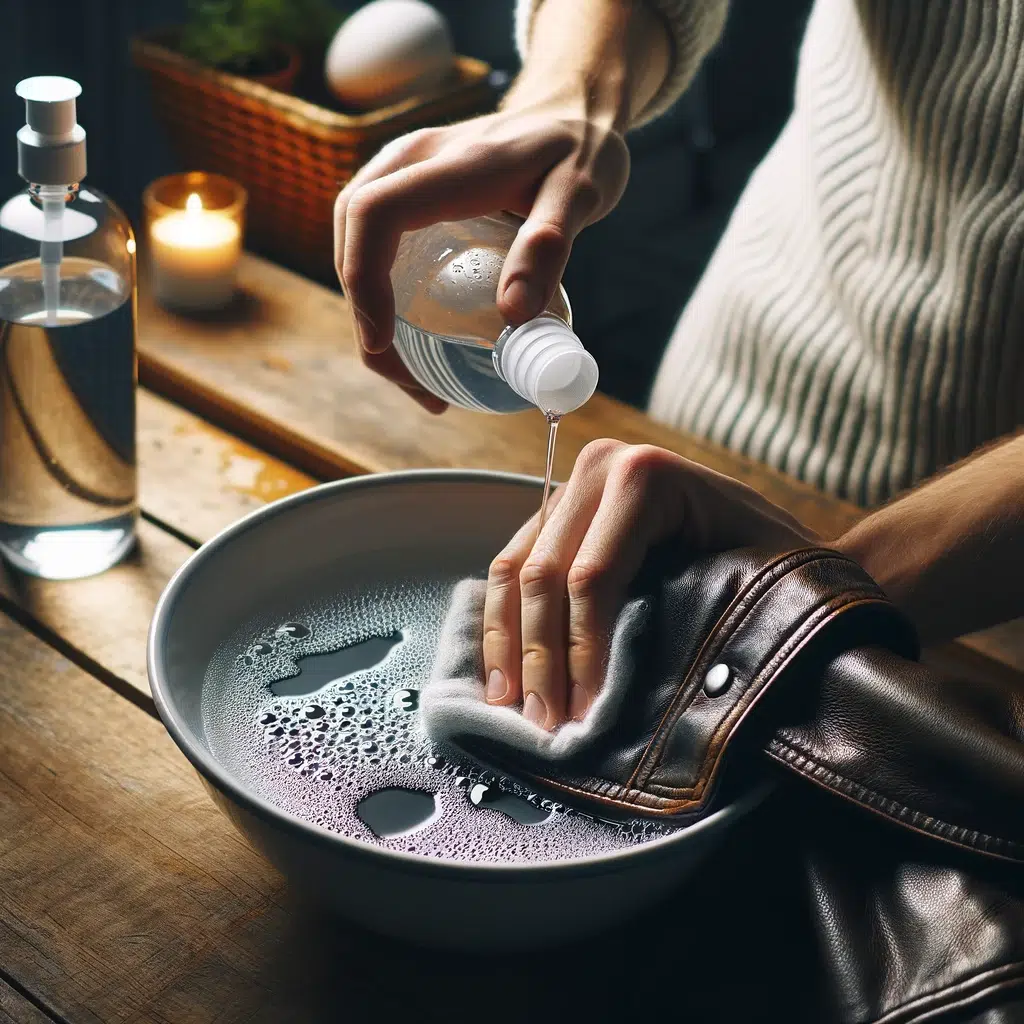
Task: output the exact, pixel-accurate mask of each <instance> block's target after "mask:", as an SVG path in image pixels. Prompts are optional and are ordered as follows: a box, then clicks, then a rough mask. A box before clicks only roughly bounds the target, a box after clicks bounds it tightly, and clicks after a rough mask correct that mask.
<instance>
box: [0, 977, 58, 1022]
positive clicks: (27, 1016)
mask: <svg viewBox="0 0 1024 1024" xmlns="http://www.w3.org/2000/svg"><path fill="white" fill-rule="evenodd" d="M53 1021H54V1018H53V1017H51V1016H49V1015H48V1014H46V1013H44V1012H43V1011H42V1010H40V1009H39V1007H37V1006H36V1005H34V1004H33V1003H31V1002H29V1001H28V1000H27V999H26V998H25V997H24V996H23V995H22V994H21V993H20V992H18V991H17V990H16V989H14V988H12V987H11V986H10V985H8V984H7V983H6V982H5V981H3V980H2V979H0V1024H53Z"/></svg>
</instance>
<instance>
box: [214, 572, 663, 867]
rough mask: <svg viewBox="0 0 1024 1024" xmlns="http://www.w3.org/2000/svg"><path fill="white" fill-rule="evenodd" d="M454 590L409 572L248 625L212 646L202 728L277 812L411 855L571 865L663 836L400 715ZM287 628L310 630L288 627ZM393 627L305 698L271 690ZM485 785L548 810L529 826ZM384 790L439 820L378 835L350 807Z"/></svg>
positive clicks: (426, 667)
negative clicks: (401, 578)
mask: <svg viewBox="0 0 1024 1024" xmlns="http://www.w3.org/2000/svg"><path fill="white" fill-rule="evenodd" d="M450 592H451V588H450V587H448V586H442V585H439V584H437V583H432V582H431V583H428V582H418V581H408V582H406V583H403V584H400V585H383V586H381V587H379V588H376V589H364V590H358V591H354V592H352V593H349V594H343V595H340V596H338V597H337V598H336V599H335V600H333V601H330V602H324V603H322V604H311V605H308V606H306V607H303V608H294V609H289V612H288V614H287V615H284V616H274V617H273V618H270V617H266V616H265V617H263V618H261V619H259V620H254V621H252V622H250V623H247V624H246V626H244V627H243V628H242V629H240V630H238V631H236V633H235V634H234V635H233V636H232V637H229V638H228V639H227V640H226V641H225V643H224V644H223V645H222V647H221V648H220V649H219V650H218V652H217V654H216V655H215V656H214V658H213V659H212V660H211V662H210V665H209V668H208V670H207V673H206V678H205V680H204V686H203V701H202V713H203V724H204V728H205V732H206V736H207V741H208V742H209V744H210V748H211V750H212V752H213V754H214V755H215V756H216V757H217V758H218V760H220V761H221V763H222V764H223V765H224V766H225V767H226V768H227V769H228V770H229V771H231V772H233V773H234V774H235V775H236V777H238V779H239V780H240V781H241V782H243V783H244V784H245V785H246V786H248V787H250V788H251V789H253V790H254V791H256V792H258V793H259V794H260V795H261V796H263V797H265V798H266V799H268V800H270V801H271V802H273V803H275V804H277V805H278V806H279V807H281V808H282V809H284V810H286V811H289V812H291V813H293V814H296V815H298V816H299V817H302V818H305V819H306V820H308V821H311V822H315V823H316V824H318V825H321V826H323V827H325V828H328V829H331V830H333V831H336V832H339V833H341V834H342V835H345V836H348V837H350V838H354V839H359V840H362V841H364V842H368V843H373V844H375V845H380V846H384V847H387V848H389V849H393V850H401V851H403V852H407V853H418V854H424V855H428V856H435V857H442V858H445V859H450V860H472V861H478V862H480V861H483V862H488V861H490V862H500V863H516V862H519V863H522V862H529V861H548V860H567V859H573V858H577V857H581V856H589V855H592V854H594V853H599V852H604V851H610V850H615V849H621V848H623V847H627V846H632V845H635V844H636V843H637V842H642V841H645V840H647V839H653V838H657V837H659V836H661V835H664V834H665V831H666V830H665V829H664V828H663V827H661V826H659V825H656V824H653V823H651V822H646V821H636V822H627V823H619V824H615V823H608V822H603V821H599V820H595V819H593V818H591V817H589V816H587V815H583V814H579V813H576V812H573V811H570V810H568V809H566V808H564V807H562V806H561V805H559V804H557V803H554V802H551V801H545V800H542V798H541V797H540V796H538V795H537V794H535V793H531V791H530V790H529V789H528V788H527V787H525V786H524V785H522V784H521V783H519V782H518V781H516V780H513V779H509V778H506V777H500V778H499V777H497V776H495V775H494V773H492V772H489V771H487V770H486V769H485V768H483V767H481V766H478V765H474V764H472V763H470V762H469V760H468V759H467V758H465V757H464V756H463V755H462V754H461V753H459V752H457V751H455V750H453V749H452V748H445V747H443V746H440V745H438V744H436V743H434V742H432V741H431V740H429V739H428V738H427V737H426V735H425V734H424V732H423V730H422V728H421V727H420V723H419V716H418V713H417V711H416V710H406V708H407V707H408V706H409V705H410V704H411V703H414V702H415V697H413V698H412V699H411V700H410V698H409V697H408V696H407V695H403V696H402V697H399V696H398V691H401V690H419V689H420V688H421V687H423V686H425V685H426V684H427V681H428V679H429V677H430V672H431V667H432V662H433V659H434V653H435V650H436V647H437V641H438V635H439V632H440V628H441V624H442V622H443V620H444V615H445V610H446V608H447V605H448V599H449V596H450ZM287 623H295V624H299V625H301V626H304V627H306V628H308V630H309V634H308V635H307V636H302V635H301V634H302V632H303V631H302V629H297V630H296V629H284V628H282V627H283V626H284V625H285V624H287ZM396 631H400V632H401V633H402V635H403V639H402V641H401V642H400V643H398V644H397V645H396V646H395V647H393V648H392V649H391V651H390V653H389V654H388V655H387V657H386V658H385V659H384V660H383V661H382V662H381V663H380V664H379V665H377V666H374V667H373V668H370V669H367V670H366V671H363V672H358V673H355V674H353V675H351V676H348V677H346V678H344V679H342V680H337V681H334V682H331V683H329V684H328V685H327V686H326V687H324V688H323V689H321V690H320V691H318V692H317V693H316V694H314V695H310V696H296V697H278V696H275V695H274V694H273V693H272V692H271V691H270V690H269V686H270V684H271V683H273V682H276V681H278V680H280V679H283V678H286V677H288V676H293V675H295V672H296V669H297V667H298V666H297V664H296V661H297V659H298V658H300V657H304V656H306V655H313V654H324V653H327V652H330V651H334V650H338V649H340V648H343V647H348V646H351V645H353V644H356V643H359V642H360V641H363V640H366V639H367V638H369V637H373V636H387V635H389V634H392V633H395V632H396ZM296 634H298V635H296ZM432 764H435V765H438V767H432ZM480 783H484V784H489V785H491V786H494V787H496V788H497V789H499V790H501V791H502V792H507V793H511V794H512V795H514V796H517V797H520V798H522V799H527V800H530V802H532V803H534V804H536V805H539V806H541V807H543V808H545V809H548V810H550V812H551V813H550V816H549V817H548V818H547V820H545V821H543V822H542V823H541V824H538V825H522V824H520V823H519V822H517V821H515V820H514V819H513V818H511V817H510V816H508V815H507V814H504V813H502V812H501V811H498V810H494V809H492V808H489V807H487V806H486V803H485V804H483V805H482V806H477V805H475V804H474V803H473V802H472V801H471V800H470V798H469V791H470V790H471V789H472V788H473V786H475V785H478V784H480ZM388 787H398V788H406V789H416V790H425V791H428V792H432V793H435V794H436V795H437V800H436V803H437V811H436V813H435V815H434V817H433V818H431V819H430V821H429V822H427V823H426V824H425V825H424V826H422V827H420V828H417V829H414V830H412V831H410V832H408V833H405V834H403V835H398V836H393V837H390V838H387V839H382V838H379V837H378V836H376V835H374V833H373V832H371V831H370V829H369V828H368V827H367V826H366V825H365V824H364V822H363V821H362V820H361V819H360V817H359V815H358V814H357V813H356V807H357V804H358V803H359V801H360V800H361V799H363V798H364V797H366V796H368V795H369V794H371V793H374V792H376V791H378V790H381V789H384V788H388Z"/></svg>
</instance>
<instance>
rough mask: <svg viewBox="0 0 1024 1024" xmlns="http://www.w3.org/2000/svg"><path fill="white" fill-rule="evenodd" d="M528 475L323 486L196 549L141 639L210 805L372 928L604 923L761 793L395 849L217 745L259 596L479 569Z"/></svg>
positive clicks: (436, 938)
mask: <svg viewBox="0 0 1024 1024" xmlns="http://www.w3.org/2000/svg"><path fill="white" fill-rule="evenodd" d="M539 494H540V484H539V481H538V480H535V479H533V478H529V477H520V476H513V475H509V474H501V473H488V472H471V471H441V470H438V471H418V472H406V473H393V474H382V475H377V476H370V477H361V478H358V479H353V480H345V481H341V482H338V483H332V484H326V485H324V486H321V487H317V488H314V489H312V490H309V491H305V492H303V493H301V494H296V495H294V496H292V497H289V498H285V499H283V500H281V501H278V502H276V503H274V504H272V505H268V506H267V507H265V508H263V509H260V510H258V511H257V512H255V513H253V514H251V515H249V516H247V517H246V518H244V519H242V520H240V521H239V522H237V523H235V524H234V525H233V526H231V527H229V528H228V529H226V530H224V531H223V532H222V533H221V534H219V535H218V536H217V537H216V538H214V539H213V540H211V541H210V542H209V543H208V544H206V545H205V546H204V547H202V548H201V549H200V550H199V551H197V552H196V553H195V554H194V555H193V556H192V557H191V558H190V559H189V560H188V561H187V562H186V563H185V565H183V566H182V567H181V569H180V570H179V571H178V572H177V574H176V575H175V576H174V578H173V579H172V580H171V582H170V583H169V584H168V586H167V588H166V590H165V591H164V594H163V595H162V597H161V599H160V602H159V604H158V606H157V610H156V615H155V617H154V619H153V624H152V627H151V630H150V637H149V677H150V682H151V685H152V689H153V696H154V698H155V700H156V705H157V709H158V710H159V713H160V717H161V718H162V719H163V722H164V724H165V725H166V727H167V730H168V731H169V732H170V734H171V736H172V737H173V738H174V741H175V742H176V743H177V744H178V746H179V747H180V748H181V750H182V751H183V753H184V754H185V756H186V757H187V758H188V759H189V760H190V761H191V762H192V764H193V765H194V767H195V768H196V770H197V771H198V772H199V774H200V776H201V777H202V779H203V781H204V782H205V784H206V786H207V788H208V790H209V791H210V793H211V795H212V796H213V799H214V800H215V802H216V803H217V804H218V805H219V806H220V807H221V809H222V810H223V811H224V812H225V813H226V814H227V815H228V817H229V818H230V819H231V820H232V821H233V822H234V823H235V825H236V827H237V828H238V829H239V830H240V831H241V832H242V834H243V835H244V836H246V837H247V839H248V840H249V841H250V842H251V843H252V844H253V845H254V846H255V847H256V848H257V849H258V850H260V851H261V852H262V853H263V854H264V855H265V856H266V857H267V859H268V860H269V861H270V862H271V863H272V864H274V865H275V866H276V867H277V868H278V869H279V870H280V871H281V872H282V873H283V875H284V876H285V877H286V879H287V880H288V881H289V883H290V884H291V886H292V888H293V889H294V890H295V891H296V893H297V895H299V896H300V897H303V896H304V897H307V898H311V899H315V901H316V903H317V904H318V905H319V906H321V907H323V906H327V907H328V908H330V909H331V910H333V911H336V912H337V913H338V914H340V915H343V916H344V917H346V918H348V919H350V920H352V921H355V922H357V923H359V924H361V925H364V926H366V927H367V928H370V929H373V930H375V931H378V932H382V933H385V934H389V935H392V936H396V937H400V938H404V939H407V940H411V941H414V942H418V943H425V944H429V945H434V946H438V945H443V946H454V947H480V946H481V945H486V947H487V948H491V949H493V948H496V947H506V948H507V947H522V946H530V947H536V946H537V945H538V944H541V943H553V942H559V941H564V940H566V939H569V938H572V937H576V936H580V935H583V934H586V933H590V932H593V931H596V930H599V929H600V928H602V927H605V926H609V925H611V924H613V923H615V922H617V921H619V920H621V919H623V918H625V917H627V916H628V915H630V914H631V913H633V912H635V911H637V910H639V909H640V908H642V907H643V906H644V905H647V904H650V903H652V902H653V901H654V900H656V899H657V898H658V897H659V896H661V895H662V894H663V893H665V892H666V891H667V890H668V889H670V888H671V887H673V886H675V885H676V884H678V883H679V882H680V881H682V880H683V879H684V878H685V877H686V876H687V875H688V874H690V873H691V872H693V871H694V869H695V868H696V867H697V866H698V865H699V864H700V863H701V861H702V860H703V859H704V858H705V857H707V856H708V854H709V852H710V851H711V850H712V848H713V846H714V844H715V843H717V842H718V841H719V840H720V839H721V837H722V836H723V835H725V834H726V833H727V832H728V831H729V829H730V827H731V826H732V825H733V824H734V823H735V822H736V821H737V820H738V819H739V818H740V817H741V816H742V815H743V814H745V813H746V812H747V811H749V810H751V809H752V808H753V807H754V806H756V804H757V803H759V802H760V801H761V800H762V799H763V798H764V796H765V792H766V791H765V790H758V791H757V792H752V793H750V794H749V795H748V796H746V797H744V798H743V799H741V800H739V801H737V802H736V803H734V804H732V805H730V806H728V807H725V808H723V809H722V810H719V811H718V812H717V813H715V814H713V815H711V816H709V817H708V818H706V819H704V820H703V821H701V822H699V823H697V824H694V825H692V826H691V827H688V828H686V829H682V830H680V831H678V832H675V833H673V834H671V835H669V836H667V837H665V838H660V839H655V840H652V841H649V842H646V843H642V844H638V845H636V846H632V847H629V848H627V849H624V850H618V851H616V852H613V853H604V854H600V855H593V856H588V857H586V858H581V859H574V860H568V861H564V860H563V861H557V862H545V863H527V864H507V865H506V864H493V863H480V864H474V863H467V862H464V861H462V862H459V861H446V860H441V859H438V858H432V857H427V856H423V855H418V854H411V853H401V852H393V851H391V850H387V849H384V848H382V847H380V846H376V845H371V844H370V843H366V842H362V841H360V840H357V839H350V838H346V837H344V836H341V835H339V834H337V833H335V832H332V831H329V830H327V829H325V828H321V827H319V826H317V825H314V824H311V823H309V822H307V821H304V820H302V819H300V818H299V817H297V816H295V815H294V814H291V813H289V812H288V811H286V810H284V809H282V808H280V807H278V806H276V805H275V804H274V803H272V802H270V801H269V800H267V799H266V798H264V797H263V796H261V795H260V794H259V793H257V792H255V791H254V790H253V788H252V787H251V786H249V785H247V783H246V781H245V780H244V779H243V778H242V777H240V775H239V774H238V773H237V772H234V771H232V770H231V769H230V768H229V767H228V766H226V765H225V764H224V762H223V761H222V760H220V759H218V758H217V757H216V756H215V755H214V753H213V752H212V750H211V745H210V743H209V742H208V740H207V737H206V735H205V730H204V724H203V718H202V713H201V696H202V689H203V679H204V675H205V673H206V670H207V667H208V665H209V663H210V660H211V657H212V656H213V654H214V652H215V651H216V650H217V648H218V647H219V646H220V645H221V643H222V642H223V641H224V639H225V637H226V636H228V635H230V634H231V633H232V632H233V631H234V630H235V629H237V628H238V627H239V626H240V625H241V624H242V623H245V622H247V621H249V620H250V619H251V618H252V617H253V615H255V614H257V613H258V612H259V611H260V609H261V608H262V607H264V606H266V605H268V604H269V603H274V604H280V603H281V602H282V601H283V600H284V601H287V600H288V599H289V595H291V596H294V597H295V598H299V597H302V598H308V597H309V596H310V595H314V596H315V595H322V596H325V597H326V596H329V595H331V594H332V593H336V592H337V591H338V589H339V587H341V586H351V585H352V584H353V582H355V581H359V580H363V581H371V582H372V581H373V580H374V579H375V578H376V576H377V575H379V574H381V573H384V574H386V573H389V572H394V571H395V568H396V567H401V571H402V572H403V573H410V574H415V575H420V576H427V577H431V578H437V579H438V580H440V581H449V580H452V581H454V580H455V579H457V578H459V577H462V576H465V575H467V574H470V573H480V572H482V571H484V570H486V567H487V565H488V563H489V561H490V559H491V558H492V557H493V555H494V554H495V553H496V552H497V551H498V550H499V549H500V548H501V547H502V545H503V544H504V543H505V542H506V541H507V540H508V538H509V537H510V536H511V535H512V534H513V533H514V532H515V530H516V529H518V527H519V526H520V525H521V524H522V523H523V522H524V521H525V520H526V519H527V518H528V517H529V516H530V515H531V514H532V513H533V512H534V511H535V510H536V507H537V503H538V498H539Z"/></svg>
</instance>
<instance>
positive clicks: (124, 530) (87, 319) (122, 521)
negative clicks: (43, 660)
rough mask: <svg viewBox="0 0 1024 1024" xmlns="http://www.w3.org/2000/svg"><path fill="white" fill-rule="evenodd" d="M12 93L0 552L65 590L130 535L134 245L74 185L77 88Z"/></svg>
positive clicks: (1, 368) (4, 230) (123, 225)
mask: <svg viewBox="0 0 1024 1024" xmlns="http://www.w3.org/2000/svg"><path fill="white" fill-rule="evenodd" d="M17 93H18V95H19V96H20V97H21V98H22V99H23V100H24V101H25V109H26V121H27V123H26V125H25V126H24V127H23V128H22V129H21V130H20V131H19V132H18V171H19V173H20V174H21V176H22V178H24V179H25V180H26V181H27V182H28V183H29V186H28V188H27V189H25V190H24V191H22V192H19V193H18V194H17V195H15V196H13V197H11V198H10V199H8V200H7V202H5V203H3V204H2V205H0V554H2V555H3V557H4V558H6V559H7V561H9V562H10V563H12V564H13V565H15V566H16V567H18V568H19V569H21V570H23V571H25V572H28V573H31V574H33V575H37V576H43V577H46V578H49V579H72V578H75V577H80V576H90V575H93V574H94V573H97V572H101V571H103V570H104V569H107V568H109V567H110V566H111V565H113V564H114V563H115V562H117V561H118V560H119V559H120V558H121V557H122V556H123V555H124V554H125V553H126V552H127V551H128V550H129V549H130V548H131V546H132V544H133V541H134V537H135V525H136V518H137V502H136V463H135V337H136V291H135V238H134V236H133V234H132V229H131V225H130V224H129V222H128V219H127V218H126V217H125V215H124V214H123V213H122V212H121V211H120V210H119V209H118V208H117V206H116V205H115V204H114V203H112V202H111V201H110V200H109V199H107V198H106V197H105V196H103V195H102V194H101V193H99V192H97V191H96V190H95V189H93V188H85V187H83V186H81V184H80V183H81V181H82V179H83V178H84V177H85V170H86V162H85V132H84V131H83V130H82V128H81V126H80V125H78V123H77V115H76V102H75V101H76V98H77V97H78V95H79V94H80V93H81V88H80V87H79V85H78V84H77V83H76V82H73V81H72V80H71V79H68V78H55V77H42V78H30V79H26V80H25V81H23V82H21V83H19V84H18V86H17Z"/></svg>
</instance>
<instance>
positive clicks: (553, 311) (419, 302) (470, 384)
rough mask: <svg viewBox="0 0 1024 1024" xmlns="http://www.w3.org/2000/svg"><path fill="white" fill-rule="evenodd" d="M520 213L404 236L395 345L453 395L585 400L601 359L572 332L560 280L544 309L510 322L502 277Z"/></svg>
mask: <svg viewBox="0 0 1024 1024" xmlns="http://www.w3.org/2000/svg"><path fill="white" fill-rule="evenodd" d="M519 224H520V222H519V221H517V220H516V219H515V218H514V217H510V216H508V215H506V214H493V215H489V216H486V217H475V218H473V219H472V220H465V221H457V222H452V221H447V222H442V223H440V224H433V225H431V226H430V227H426V228H423V229H421V230H419V231H410V232H407V233H406V234H404V235H403V236H402V239H401V241H400V243H399V246H398V252H397V254H396V257H395V261H394V264H393V267H392V271H391V282H392V285H393V287H394V292H395V314H396V315H395V338H394V345H395V348H396V350H397V351H398V353H399V355H400V356H401V358H402V361H403V362H404V363H405V365H406V367H407V368H408V370H409V372H410V373H411V374H412V375H413V377H414V378H415V379H416V380H417V381H418V382H419V383H420V384H421V385H422V386H423V387H424V388H426V389H427V390H428V391H430V392H432V393H433V394H435V395H437V397H438V398H442V399H444V400H445V401H446V402H450V403H451V404H453V405H458V406H462V407H463V408H465V409H474V410H477V411H480V412H495V413H512V412H520V411H522V410H524V409H529V408H532V407H535V408H539V409H540V410H541V411H542V412H543V413H544V414H545V415H546V416H548V418H549V419H550V418H552V417H554V418H555V419H556V420H557V418H558V417H561V416H564V415H565V414H566V413H570V412H573V411H574V410H576V409H578V408H579V407H580V406H582V405H583V404H584V403H585V402H586V401H587V400H588V399H589V398H590V396H591V395H592V394H593V393H594V390H595V389H596V387H597V376H598V374H597V364H596V363H595V361H594V358H593V356H591V355H590V354H589V353H588V352H587V351H586V349H585V348H584V347H583V345H582V343H581V342H580V340H579V338H577V337H576V335H575V334H573V332H572V313H571V311H570V308H569V300H568V298H567V297H566V294H565V291H564V290H563V289H562V288H561V286H559V289H558V291H557V292H556V294H555V296H554V298H553V299H552V300H551V302H549V303H548V306H547V308H546V309H545V310H544V312H543V313H541V314H540V316H537V317H534V319H533V320H530V321H528V322H527V323H525V324H519V325H509V324H507V323H506V322H505V320H504V319H503V318H502V316H501V313H500V312H499V311H498V307H497V289H498V279H499V278H500V276H501V270H502V266H503V264H504V262H505V257H506V255H507V254H508V251H509V249H510V248H511V246H512V243H513V242H514V241H515V237H516V232H517V231H518V229H519Z"/></svg>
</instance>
